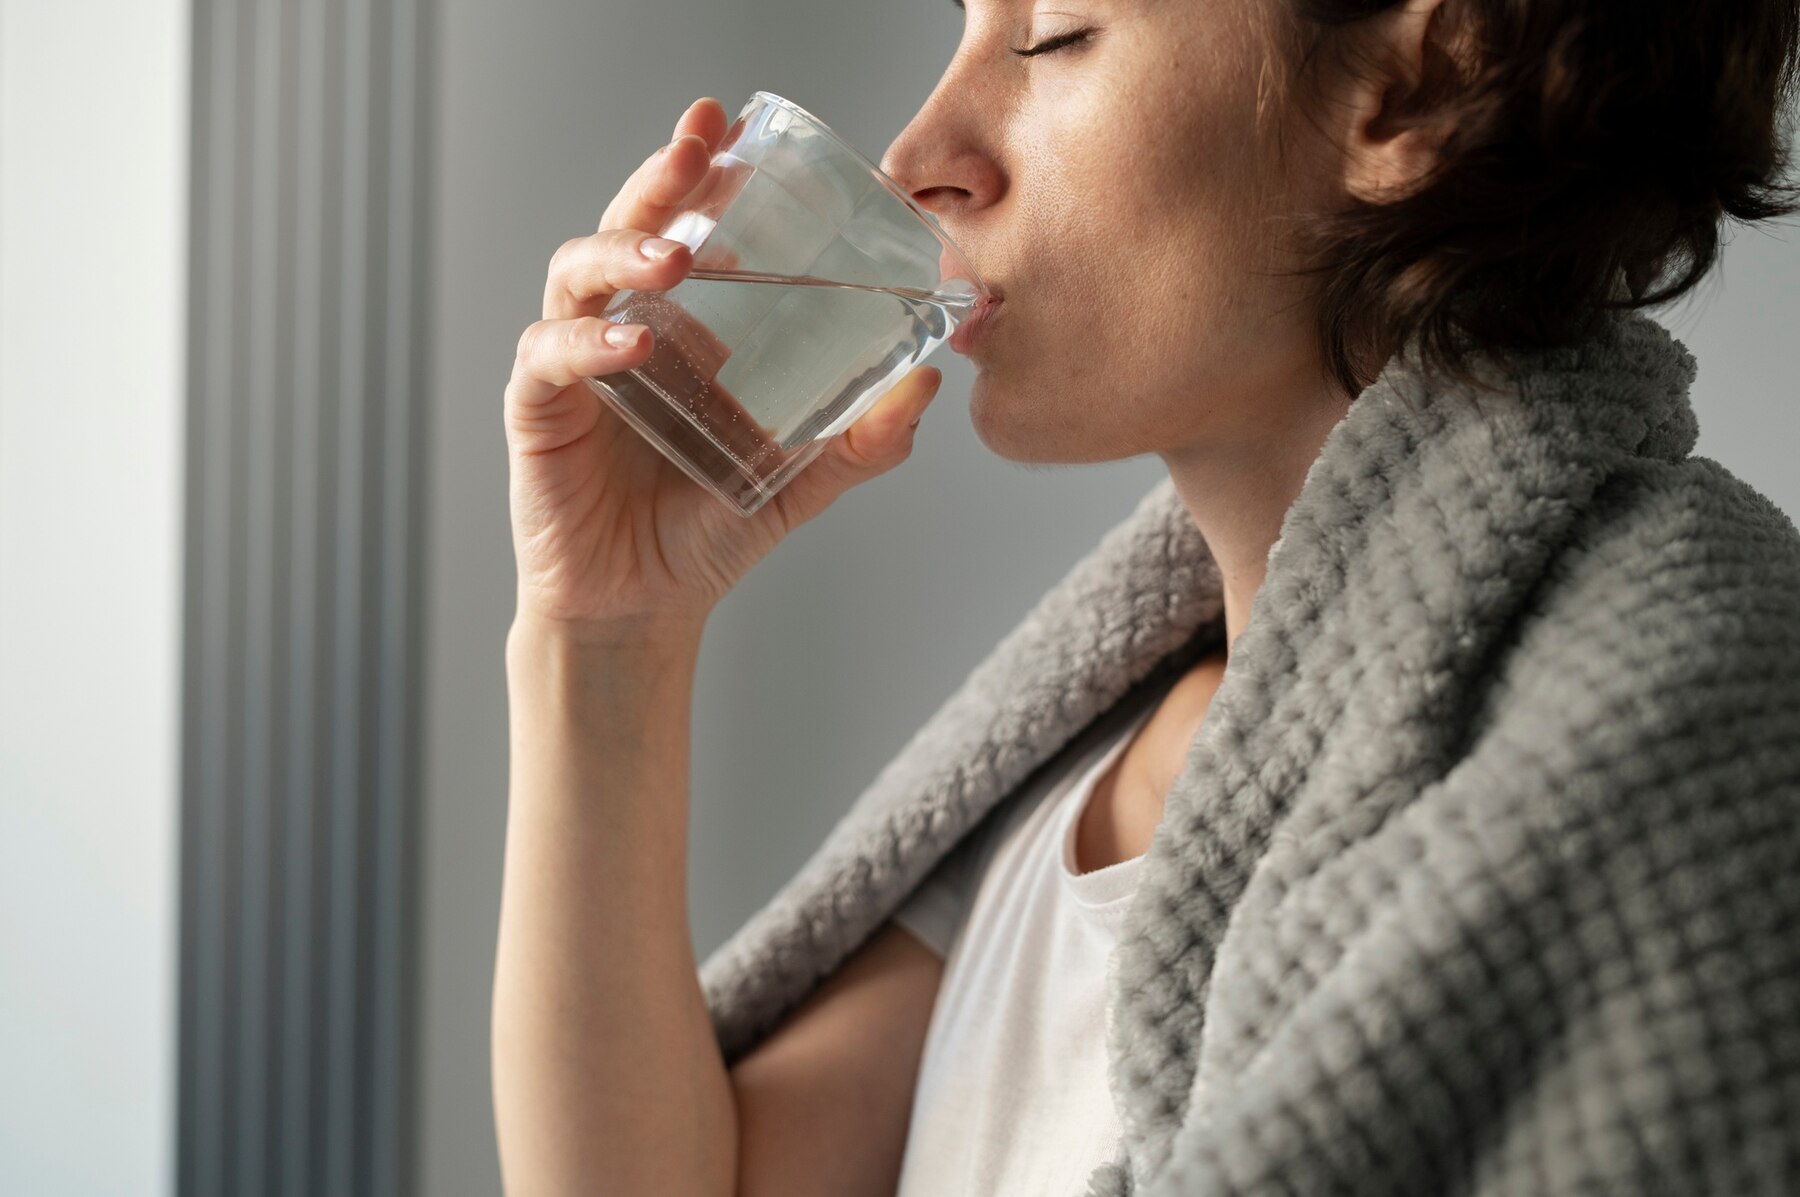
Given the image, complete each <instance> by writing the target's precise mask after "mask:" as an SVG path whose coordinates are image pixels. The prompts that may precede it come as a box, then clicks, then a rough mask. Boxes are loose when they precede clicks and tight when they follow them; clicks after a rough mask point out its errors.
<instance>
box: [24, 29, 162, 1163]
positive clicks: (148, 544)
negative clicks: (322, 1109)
mask: <svg viewBox="0 0 1800 1197" xmlns="http://www.w3.org/2000/svg"><path fill="white" fill-rule="evenodd" d="M188 28H189V17H188V5H187V3H186V0H94V2H92V3H84V4H64V3H52V2H51V0H4V3H3V4H0V1193H8V1194H13V1193H17V1194H31V1195H32V1197H64V1195H77V1194H79V1195H83V1197H85V1195H87V1194H94V1195H96V1197H97V1195H100V1194H108V1195H111V1194H130V1195H132V1197H138V1195H148V1197H158V1195H161V1194H165V1193H172V1192H173V1188H174V1150H173V1149H174V1136H175V1098H176V1091H175V1060H176V1056H175V1032H176V1010H177V1006H176V989H175V979H176V950H177V943H176V926H177V922H176V919H177V914H178V907H177V897H178V893H179V891H178V888H177V873H176V850H177V843H178V839H177V826H178V825H177V809H178V808H177V801H176V798H177V783H178V778H177V767H178V754H177V750H178V747H179V738H180V723H179V718H178V715H179V708H178V703H179V690H178V686H179V664H180V655H179V641H178V635H179V631H180V617H181V606H180V588H179V587H180V561H181V554H180V547H181V463H182V411H183V393H182V392H183V385H184V384H183V367H182V360H183V348H184V344H183V343H184V340H185V337H186V321H185V311H186V308H185V299H184V291H185V286H186V280H185V277H184V274H185V268H186V239H187V234H186V223H185V221H186V215H185V212H186V203H187V199H186V187H187V158H188V155H187V140H188V136H187V115H188V112H187V109H188V86H187V75H188V45H189V42H188Z"/></svg>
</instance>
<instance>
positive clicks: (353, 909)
mask: <svg viewBox="0 0 1800 1197" xmlns="http://www.w3.org/2000/svg"><path fill="white" fill-rule="evenodd" d="M191 11H192V17H193V27H192V43H193V56H192V63H193V70H194V78H193V96H194V111H193V113H192V114H191V121H190V130H191V133H192V141H191V144H192V146H193V163H192V168H191V169H192V174H191V181H192V187H191V190H190V196H191V201H190V202H191V208H190V212H189V217H188V219H189V230H190V233H191V237H190V246H191V253H192V269H191V272H190V277H191V279H192V291H191V293H190V295H189V297H188V305H189V325H188V327H189V337H188V347H187V352H188V371H187V378H188V387H189V400H188V426H187V430H186V437H187V448H188V462H189V470H188V475H187V478H186V480H185V503H186V511H185V528H186V536H187V540H186V543H187V554H186V565H185V592H184V596H183V607H182V610H183V626H184V636H183V656H182V660H183V714H182V774H181V776H182V782H181V785H182V824H181V827H182V832H181V835H182V853H181V867H182V876H181V940H180V944H181V961H180V969H179V975H180V986H181V1000H180V1024H179V1026H180V1044H179V1085H180V1093H179V1100H178V1127H177V1172H176V1183H177V1191H178V1192H180V1193H182V1194H184V1195H187V1194H201V1195H205V1197H226V1195H227V1194H229V1195H231V1197H240V1195H241V1197H250V1195H252V1194H261V1193H275V1194H281V1195H283V1197H302V1195H306V1197H311V1195H313V1194H320V1193H329V1194H332V1195H333V1197H339V1195H342V1197H361V1195H365V1194H367V1195H373V1194H381V1195H383V1197H387V1195H390V1194H406V1193H409V1192H411V1187H412V1178H411V1175H410V1172H411V1161H410V1138H411V1127H412V1102H413V1095H412V1093H411V1083H410V1082H411V1065H412V1044H411V1041H410V1037H409V1033H408V1031H407V1028H408V1027H409V1026H410V1025H412V1021H413V1020H412V1019H410V1018H409V1017H408V1014H409V1012H410V1010H411V1009H412V1004H413V1001H414V991H413V985H414V980H413V978H414V976H415V971H416V970H415V968H414V955H413V949H412V946H411V945H412V943H413V941H414V936H413V935H412V933H411V925H412V918H413V915H412V911H413V909H414V901H413V886H414V884H415V854H414V845H413V841H414V839H415V838H416V837H415V835H414V832H413V824H414V811H415V810H416V806H417V802H416V795H415V793H414V790H415V787H416V784H417V776H418V772H417V768H416V761H417V743H416V742H417V737H418V729H419V725H420V721H419V718H418V705H419V701H420V695H419V690H418V685H417V677H418V673H419V666H418V646H419V643H420V638H419V628H418V619H417V616H416V614H415V607H416V596H417V582H418V577H419V571H420V568H421V561H420V556H419V543H420V534H419V532H420V530H419V526H418V521H419V518H420V510H421V509H420V505H419V502H418V498H419V495H420V493H421V492H420V488H421V486H422V456H421V453H420V450H419V446H420V441H421V431H422V430H421V427H420V426H421V423H422V412H423V404H422V397H421V388H422V386H423V381H424V379H423V374H422V370H423V368H424V365H425V357H424V353H423V351H422V346H421V345H420V343H419V342H420V335H421V331H422V322H421V321H420V320H419V319H418V318H417V314H416V313H417V310H418V307H419V305H420V304H421V303H422V302H423V300H424V293H423V290H422V288H423V286H424V280H425V275H426V264H425V261H424V259H423V256H422V248H423V246H424V245H425V243H426V242H425V226H424V221H425V219H426V212H425V200H426V188H424V187H423V186H421V182H420V178H419V172H421V171H422V170H424V169H426V165H427V159H426V145H427V131H426V128H425V125H426V122H425V120H424V113H425V109H424V107H423V95H422V91H423V88H424V87H425V86H426V78H427V72H426V69H425V66H424V58H425V44H426V43H425V30H426V27H427V22H428V13H427V12H426V11H425V9H424V6H423V4H422V2H421V0H195V2H194V4H193V7H192V10H191Z"/></svg>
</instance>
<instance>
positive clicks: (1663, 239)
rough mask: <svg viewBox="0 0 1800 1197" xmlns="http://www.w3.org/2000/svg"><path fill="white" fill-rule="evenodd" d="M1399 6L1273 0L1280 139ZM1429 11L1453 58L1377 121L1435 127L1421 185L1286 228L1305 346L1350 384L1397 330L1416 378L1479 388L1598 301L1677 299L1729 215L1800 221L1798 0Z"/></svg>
mask: <svg viewBox="0 0 1800 1197" xmlns="http://www.w3.org/2000/svg"><path fill="white" fill-rule="evenodd" d="M1403 2H1404V0H1273V6H1272V13H1268V14H1265V19H1266V20H1268V22H1269V23H1268V24H1267V25H1266V26H1265V28H1264V34H1265V36H1268V37H1269V38H1270V39H1271V40H1270V43H1269V44H1270V49H1271V54H1270V56H1269V61H1268V62H1267V64H1266V66H1265V74H1266V76H1267V78H1266V79H1265V81H1264V83H1265V84H1266V85H1267V89H1268V90H1269V94H1268V95H1267V96H1265V95H1264V94H1263V92H1264V90H1265V87H1264V86H1263V85H1259V94H1258V105H1257V111H1258V115H1259V120H1260V117H1261V114H1262V113H1263V111H1264V109H1265V107H1266V101H1267V100H1269V99H1273V100H1275V101H1276V102H1277V103H1276V108H1277V110H1278V111H1280V112H1282V113H1283V114H1284V117H1283V119H1282V120H1281V121H1280V122H1278V124H1277V127H1276V132H1277V136H1278V139H1279V140H1282V141H1283V142H1284V141H1285V133H1286V130H1285V126H1286V124H1287V120H1288V119H1290V118H1291V117H1293V116H1295V115H1301V116H1306V117H1308V119H1312V117H1313V109H1312V108H1311V107H1310V105H1312V104H1315V103H1316V102H1317V97H1318V95H1319V94H1320V93H1319V91H1318V88H1317V84H1318V82H1319V78H1320V76H1319V75H1318V73H1317V68H1318V67H1320V66H1321V65H1327V64H1328V65H1330V66H1332V67H1335V68H1337V69H1338V70H1339V71H1345V70H1347V71H1350V72H1353V73H1354V72H1356V71H1358V70H1359V69H1361V68H1364V67H1367V66H1369V65H1371V64H1373V63H1375V62H1377V61H1378V60H1377V59H1376V58H1375V57H1374V56H1373V53H1374V51H1373V44H1374V43H1373V41H1372V39H1371V38H1370V37H1369V36H1368V34H1369V33H1370V27H1369V25H1368V24H1367V22H1368V20H1369V18H1372V17H1375V16H1377V15H1379V14H1381V13H1383V12H1386V11H1388V10H1390V9H1394V8H1397V7H1399V5H1400V4H1401V3H1403ZM1438 18H1439V19H1440V20H1441V21H1442V22H1443V23H1444V24H1443V29H1444V40H1445V42H1446V44H1448V45H1451V46H1454V47H1455V52H1454V53H1453V54H1446V55H1442V56H1439V60H1438V61H1435V62H1434V61H1428V62H1427V63H1426V68H1427V69H1426V70H1425V72H1424V73H1423V75H1422V77H1421V78H1420V79H1419V80H1418V83H1417V86H1416V87H1415V88H1414V90H1413V91H1412V93H1411V94H1410V95H1409V96H1407V97H1406V99H1405V101H1404V102H1403V103H1401V104H1399V105H1396V108H1395V116H1394V121H1395V124H1396V127H1401V126H1402V125H1403V124H1404V123H1410V124H1412V125H1413V126H1417V125H1420V124H1428V125H1432V126H1433V127H1435V128H1437V129H1439V130H1440V131H1442V130H1446V129H1447V130H1448V131H1447V133H1444V134H1443V137H1444V139H1443V141H1442V142H1441V144H1440V149H1439V154H1438V158H1437V160H1436V162H1435V164H1434V165H1433V166H1432V168H1431V169H1430V170H1429V172H1428V174H1427V175H1426V177H1424V178H1423V180H1422V181H1421V183H1420V184H1419V185H1418V186H1416V187H1414V188H1412V189H1411V190H1410V191H1408V192H1407V193H1406V194H1405V195H1404V196H1403V197H1401V198H1396V199H1384V200H1383V201H1382V202H1369V201H1365V200H1361V199H1357V198H1354V197H1353V198H1352V200H1351V201H1350V202H1349V204H1348V206H1347V207H1344V208H1340V209H1338V210H1335V211H1330V212H1322V213H1321V212H1312V213H1303V214H1300V215H1298V216H1292V217H1289V218H1288V219H1291V220H1292V221H1293V222H1294V223H1293V226H1292V228H1293V231H1294V234H1295V237H1294V239H1293V240H1292V241H1291V242H1290V245H1291V246H1293V247H1294V248H1295V249H1297V250H1298V252H1299V254H1300V258H1301V265H1300V266H1299V267H1298V269H1297V270H1295V271H1292V272H1289V273H1297V274H1303V275H1317V276H1319V281H1318V284H1317V287H1318V289H1317V295H1318V299H1319V313H1318V324H1317V334H1318V341H1317V343H1318V345H1319V349H1320V353H1321V358H1322V360H1323V361H1324V362H1325V364H1326V367H1327V370H1328V372H1329V374H1330V375H1331V377H1332V378H1333V379H1335V380H1336V382H1337V384H1338V385H1340V386H1342V387H1343V388H1345V390H1346V392H1347V393H1348V394H1350V395H1355V394H1357V393H1359V392H1360V391H1361V390H1362V389H1363V388H1364V387H1365V386H1367V384H1368V383H1369V382H1370V381H1372V379H1373V377H1374V375H1375V373H1376V372H1377V371H1378V370H1379V368H1380V366H1381V365H1382V364H1383V363H1384V362H1385V361H1386V360H1387V359H1388V357H1389V356H1390V355H1391V354H1392V352H1393V351H1394V350H1396V349H1397V348H1399V347H1400V346H1401V345H1402V344H1403V343H1404V342H1405V341H1406V340H1407V339H1408V338H1409V337H1411V336H1413V335H1415V334H1416V335H1417V336H1418V338H1419V349H1420V353H1421V354H1422V358H1423V362H1424V364H1425V365H1427V366H1428V367H1429V368H1430V369H1431V370H1432V371H1434V372H1436V373H1438V374H1440V375H1448V376H1450V377H1455V378H1458V379H1461V380H1464V381H1468V382H1475V381H1476V380H1475V378H1474V376H1473V375H1472V373H1471V371H1470V369H1469V357H1470V355H1471V354H1472V353H1493V352H1504V351H1506V350H1508V349H1518V348H1537V347H1545V346H1552V345H1557V344H1564V343H1567V342H1569V341H1571V340H1574V339H1576V338H1577V337H1579V336H1581V335H1582V334H1583V333H1584V332H1586V331H1588V330H1589V329H1590V328H1591V327H1592V324H1593V322H1594V321H1595V320H1596V319H1597V318H1598V317H1599V315H1600V313H1601V312H1602V311H1603V310H1604V309H1608V308H1641V307H1648V306H1651V305H1656V304H1662V303H1667V302H1670V301H1672V300H1674V299H1676V298H1678V297H1679V296H1681V295H1683V294H1684V293H1686V292H1687V291H1688V290H1689V289H1690V288H1692V287H1693V286H1694V285H1695V284H1696V283H1698V282H1699V281H1700V279H1701V278H1702V276H1704V275H1705V274H1706V273H1707V271H1708V270H1710V269H1711V267H1712V265H1713V263H1714V261H1715V260H1716V258H1717V256H1718V252H1719V246H1720V231H1721V225H1722V223H1723V220H1724V218H1725V217H1726V216H1727V215H1729V216H1731V217H1733V218H1735V219H1736V220H1739V221H1744V222H1749V221H1760V220H1770V219H1774V218H1778V217H1783V216H1787V215H1791V214H1793V213H1794V212H1796V211H1800V188H1796V187H1795V186H1794V185H1793V184H1792V183H1791V182H1789V181H1786V180H1785V179H1784V178H1783V176H1784V174H1785V172H1786V170H1787V169H1788V166H1789V163H1790V154H1791V151H1792V136H1793V132H1792V128H1791V127H1784V123H1785V121H1786V120H1788V119H1789V118H1791V116H1792V112H1791V108H1792V105H1793V102H1794V96H1795V87H1796V42H1797V40H1800V3H1797V2H1796V0H1699V2H1697V3H1696V2H1695V0H1443V6H1442V10H1441V11H1440V12H1439V14H1438ZM1438 122H1441V123H1438ZM1314 127H1315V128H1318V125H1317V122H1316V120H1314ZM1283 150H1284V151H1285V144H1284V145H1283Z"/></svg>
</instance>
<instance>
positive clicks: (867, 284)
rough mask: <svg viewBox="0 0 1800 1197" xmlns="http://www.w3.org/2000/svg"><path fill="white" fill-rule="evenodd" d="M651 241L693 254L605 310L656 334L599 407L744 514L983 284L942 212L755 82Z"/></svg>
mask: <svg viewBox="0 0 1800 1197" xmlns="http://www.w3.org/2000/svg"><path fill="white" fill-rule="evenodd" d="M659 231H660V233H661V235H662V236H664V237H667V238H669V239H670V240H673V241H680V242H682V243H683V244H685V245H686V246H687V247H688V248H689V249H691V250H692V251H693V254H694V266H693V270H692V272H691V273H690V274H689V275H688V276H687V277H686V278H684V279H683V280H682V281H681V282H680V283H679V284H677V285H676V286H675V287H673V288H671V289H670V290H668V291H621V292H620V293H619V294H618V295H616V296H615V297H614V298H613V300H612V302H611V303H610V304H609V305H608V306H607V308H606V311H605V313H604V315H605V317H606V319H608V320H611V321H613V322H614V323H617V324H645V325H648V326H649V327H650V329H651V331H652V333H653V334H654V336H655V346H654V348H653V349H652V351H651V355H650V358H649V360H647V361H646V362H645V363H644V364H643V365H641V366H639V367H637V368H636V369H632V370H626V371H622V372H620V373H617V374H607V375H603V376H601V377H597V378H589V379H587V380H586V381H587V383H588V385H589V386H590V387H592V388H593V389H594V391H595V393H597V394H598V395H599V396H600V397H601V399H603V400H605V401H606V403H607V404H608V405H610V406H611V407H612V408H613V409H614V410H615V411H617V412H618V413H619V415H620V416H621V417H623V418H624V419H625V421H626V422H627V423H629V424H630V425H631V426H632V427H633V428H635V429H636V430H637V431H638V432H639V433H640V434H642V435H643V436H644V437H645V438H646V439H647V440H649V441H650V443H651V444H653V445H655V446H656V447H657V448H658V449H659V450H661V451H662V453H663V455H664V456H666V457H668V458H669V459H670V460H671V461H673V462H674V463H675V464H676V465H678V466H680V467H681V468H682V469H683V470H684V471H686V473H687V474H688V475H689V476H690V477H692V478H693V479H694V480H695V481H696V482H699V483H700V484H701V485H703V486H705V487H706V488H707V489H709V490H711V491H712V492H713V493H714V494H715V495H717V496H718V497H719V498H720V499H722V500H724V502H725V503H727V504H728V505H729V506H731V507H732V508H733V509H734V510H735V511H737V512H738V513H739V514H740V515H743V516H746V517H748V516H750V515H753V514H755V513H756V511H757V510H758V509H759V508H761V507H762V505H763V504H764V503H767V502H768V501H769V499H770V498H772V497H773V496H774V495H775V493H776V492H777V491H779V490H780V489H781V488H782V486H784V485H785V484H786V483H787V482H788V480H789V479H791V478H792V477H793V476H794V475H795V474H797V473H799V472H800V471H801V470H802V469H804V468H805V467H806V465H807V463H808V462H810V461H812V460H813V459H814V458H815V457H817V456H818V455H819V453H820V452H822V451H823V450H824V448H825V446H826V440H827V438H829V437H831V436H834V435H836V434H837V433H839V432H841V431H843V430H844V429H845V428H847V427H849V426H850V425H851V424H852V423H853V422H854V421H855V420H856V419H857V418H858V417H859V416H861V415H862V414H863V412H865V411H867V410H868V409H869V407H870V406H871V405H873V404H874V402H875V401H876V400H877V399H879V398H880V397H881V396H882V395H883V394H884V393H886V391H887V390H888V388H889V387H891V386H892V385H893V384H894V383H896V382H898V381H899V380H900V378H901V377H903V376H904V375H905V374H906V372H907V371H909V370H911V369H912V368H913V367H914V366H916V365H918V364H919V363H920V362H921V361H923V360H924V359H925V358H926V357H927V356H929V355H930V353H931V352H932V350H934V349H936V348H937V347H938V346H939V345H941V344H943V343H944V342H945V341H946V340H948V339H949V337H950V334H951V333H953V332H954V331H955V330H956V327H957V325H958V324H960V323H961V322H962V321H963V320H964V319H966V318H967V317H968V316H969V315H970V313H971V312H972V311H973V310H974V308H975V306H976V304H977V303H978V302H979V301H980V300H982V299H984V298H986V297H987V296H988V294H989V292H988V290H987V287H986V285H985V284H984V283H982V281H981V279H980V277H979V276H978V275H977V274H976V273H975V269H974V267H973V266H971V265H970V264H969V262H968V259H967V258H965V257H964V256H963V254H962V251H961V250H959V249H957V247H956V246H955V245H954V244H953V243H952V242H951V240H950V238H949V237H947V236H945V235H944V231H943V229H942V228H940V227H939V225H938V222H937V218H936V217H935V216H933V215H932V214H931V213H929V212H927V211H925V210H924V209H923V208H921V207H919V205H918V204H917V203H916V202H914V200H913V199H912V197H911V196H909V195H908V194H907V193H906V192H905V191H904V190H903V189H902V188H901V187H900V186H899V185H898V184H897V183H895V182H894V181H893V180H892V179H890V178H889V177H888V176H887V175H886V174H884V173H882V171H881V168H880V167H878V166H876V165H875V164H874V163H873V162H871V161H869V159H868V158H866V157H864V156H863V155H862V154H861V153H860V152H859V151H857V149H856V148H855V147H854V146H852V145H850V144H849V143H848V142H846V141H845V140H844V139H843V138H841V137H839V136H838V135H837V134H836V133H833V132H832V131H831V130H830V129H829V128H827V127H826V126H825V125H824V124H823V123H822V122H821V121H819V119H818V118H817V117H814V116H813V115H812V114H811V113H809V112H807V111H806V110H805V109H803V108H801V107H800V106H799V105H797V104H794V103H792V102H791V101H789V100H785V99H783V98H782V97H780V96H777V95H773V94H771V93H769V92H766V91H759V92H757V93H756V94H755V95H753V96H752V97H751V98H750V102H749V103H748V104H746V105H744V108H743V111H742V112H740V113H739V114H738V117H737V120H736V121H735V122H734V123H733V124H732V126H731V128H730V129H729V130H728V131H727V132H726V134H725V138H724V140H723V141H721V142H720V143H719V148H718V150H717V151H716V152H715V153H714V154H713V159H712V167H711V169H710V170H709V171H708V173H707V176H706V178H705V180H704V181H703V182H702V183H701V184H700V186H699V187H697V188H696V189H695V191H694V193H693V194H692V195H691V196H690V197H689V199H688V201H687V203H686V206H685V207H683V208H682V209H681V210H679V211H677V212H675V213H673V214H672V215H671V216H670V218H669V220H668V221H667V223H666V224H665V226H664V227H663V228H662V229H661V230H659Z"/></svg>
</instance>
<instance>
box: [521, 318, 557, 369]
mask: <svg viewBox="0 0 1800 1197" xmlns="http://www.w3.org/2000/svg"><path fill="white" fill-rule="evenodd" d="M550 323H551V322H550V321H548V320H534V321H533V322H532V323H530V324H528V325H526V326H525V331H524V332H522V333H520V334H519V348H518V355H517V357H516V358H515V360H516V361H517V362H518V363H519V364H521V365H524V366H530V365H532V364H533V363H535V362H536V361H537V360H538V358H539V357H540V356H541V354H542V351H543V344H544V333H545V331H546V330H547V328H548V326H549V325H550Z"/></svg>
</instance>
